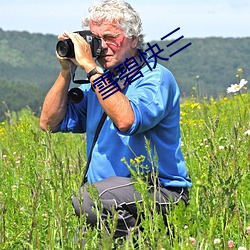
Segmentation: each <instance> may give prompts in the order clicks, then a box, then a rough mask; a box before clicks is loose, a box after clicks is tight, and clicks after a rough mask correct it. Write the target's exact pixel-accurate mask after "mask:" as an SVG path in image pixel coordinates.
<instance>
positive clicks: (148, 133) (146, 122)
mask: <svg viewBox="0 0 250 250" xmlns="http://www.w3.org/2000/svg"><path fill="white" fill-rule="evenodd" d="M148 62H149V64H150V65H151V68H152V70H150V69H149V67H147V66H145V67H143V68H142V69H141V72H142V74H143V77H141V78H139V79H137V80H136V81H134V82H132V83H131V84H130V85H128V86H127V87H126V88H125V90H124V91H123V94H124V95H125V96H126V97H127V98H128V99H129V101H130V104H131V107H132V109H133V112H134V116H135V120H134V123H133V125H132V126H131V128H130V129H129V130H128V131H127V132H125V133H124V132H121V131H119V130H118V129H117V127H116V126H115V124H114V123H113V122H112V120H111V119H110V118H109V117H107V118H106V120H105V122H104V124H103V127H102V130H101V132H100V134H99V137H98V140H97V142H96V144H95V147H94V149H93V153H92V159H91V162H90V165H89V170H88V181H89V182H96V181H100V180H103V179H105V178H107V177H109V176H123V177H129V176H130V170H129V169H128V167H127V166H126V165H125V163H124V162H122V161H121V159H122V158H125V159H126V161H127V162H128V163H129V162H130V159H134V158H135V157H136V156H140V155H144V156H145V157H146V158H145V161H144V165H145V166H148V167H149V168H152V164H151V162H150V160H149V157H148V153H147V150H146V143H145V138H146V139H148V140H149V142H150V147H151V151H152V152H157V160H158V166H155V167H157V168H158V169H157V171H158V174H159V179H160V182H161V184H162V185H163V186H174V187H191V185H192V184H191V180H190V179H189V178H188V177H187V168H186V165H185V161H184V159H183V155H182V152H181V137H180V124H179V119H180V103H179V96H180V92H179V88H178V86H177V83H176V81H175V79H174V77H173V75H172V74H171V72H170V71H169V70H168V69H166V68H165V67H163V66H162V65H160V64H159V63H157V64H156V67H155V68H154V69H153V66H154V59H150V60H148ZM80 88H81V89H82V90H83V93H84V99H83V100H82V101H81V102H80V103H78V104H76V103H70V102H68V108H67V113H66V116H65V117H64V119H63V121H62V122H61V123H60V124H59V126H58V131H62V132H69V131H71V132H75V133H83V132H86V135H87V155H89V152H90V148H91V145H92V141H93V138H94V135H95V131H96V128H97V125H98V123H99V121H100V118H101V116H102V113H103V109H102V107H101V105H100V103H99V101H98V99H97V97H96V94H95V92H94V91H93V90H91V86H90V84H83V85H81V86H80ZM153 157H154V156H153Z"/></svg>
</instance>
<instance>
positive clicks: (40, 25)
mask: <svg viewBox="0 0 250 250" xmlns="http://www.w3.org/2000/svg"><path fill="white" fill-rule="evenodd" d="M92 2H93V0H90V1H88V0H67V1H66V0H8V1H4V0H0V28H2V29H3V30H5V31H7V30H16V31H28V32H30V33H43V34H53V35H59V34H61V33H63V32H64V31H65V30H68V31H72V32H73V31H76V30H79V29H81V22H82V19H83V17H84V16H85V15H86V14H87V12H88V7H89V5H90V4H91V3H92ZM127 2H129V3H130V4H131V5H132V6H133V7H134V9H135V10H136V11H137V12H138V13H139V14H140V16H141V19H142V24H143V30H144V34H145V41H146V42H149V41H152V40H160V39H161V38H162V37H163V36H165V35H166V34H168V33H170V32H171V31H173V30H175V29H176V28H178V27H180V30H179V31H178V32H176V33H175V34H173V35H172V36H171V37H169V39H174V38H177V37H180V36H181V35H183V36H184V37H185V38H204V37H211V36H215V37H250V1H249V0H127ZM0 39H1V37H0Z"/></svg>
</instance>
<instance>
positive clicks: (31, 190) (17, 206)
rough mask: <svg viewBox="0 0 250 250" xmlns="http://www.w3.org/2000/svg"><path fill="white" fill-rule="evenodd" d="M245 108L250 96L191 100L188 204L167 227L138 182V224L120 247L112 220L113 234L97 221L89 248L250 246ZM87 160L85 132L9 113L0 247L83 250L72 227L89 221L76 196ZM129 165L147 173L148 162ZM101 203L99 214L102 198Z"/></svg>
mask: <svg viewBox="0 0 250 250" xmlns="http://www.w3.org/2000/svg"><path fill="white" fill-rule="evenodd" d="M249 103H250V95H249V94H244V95H241V96H232V97H231V98H229V99H227V98H224V99H220V100H213V99H210V100H205V99H204V100H200V101H197V100H196V99H195V98H191V99H189V100H186V101H185V102H184V103H183V104H182V105H181V128H182V139H183V145H182V150H183V153H184V156H185V159H186V162H187V165H188V169H189V173H190V176H191V178H192V180H193V188H192V189H191V191H190V197H191V201H190V204H189V205H188V206H187V207H185V206H183V205H182V204H180V205H178V206H175V207H173V208H172V209H170V210H169V213H168V215H167V221H168V222H169V225H165V224H164V223H163V217H162V215H159V214H157V213H156V212H155V209H154V203H153V202H152V201H151V199H150V198H149V197H148V196H147V187H146V185H145V183H144V184H143V181H142V182H140V185H139V186H138V189H139V191H140V192H141V193H142V195H143V200H144V202H143V203H142V204H141V205H139V210H140V211H141V212H142V213H143V214H144V216H143V217H142V221H141V224H140V225H141V227H140V228H139V227H138V228H135V229H134V231H132V232H131V234H130V235H129V236H128V237H127V239H120V240H119V242H118V240H113V239H112V233H113V232H114V230H115V225H116V224H115V223H116V221H115V220H114V221H111V220H109V219H108V221H107V223H108V225H109V228H110V231H111V235H109V234H107V232H106V231H105V230H104V228H103V226H102V222H101V221H100V222H99V224H100V227H99V229H91V228H89V230H88V231H87V232H86V233H85V236H86V239H87V244H86V248H85V249H112V248H113V247H116V248H117V249H162V250H163V249H228V241H229V240H231V241H233V242H234V245H235V246H234V248H235V249H238V247H240V246H244V247H245V248H246V249H250V242H249V241H250V235H249V234H248V233H247V231H246V229H247V227H248V226H250V181H249V180H250V135H249V134H250V131H249V130H250V112H249V111H250V110H249ZM85 160H86V159H85V139H84V135H81V134H50V133H44V132H41V131H40V130H39V126H38V118H37V117H35V116H34V115H33V114H32V112H31V111H30V110H28V109H27V110H23V111H21V112H19V113H18V114H15V113H7V114H6V121H4V122H2V123H1V124H0V249H8V250H9V249H18V250H19V249H80V244H79V239H80V238H81V237H82V234H81V233H80V234H79V233H78V231H77V230H76V229H77V227H79V228H81V226H82V225H85V224H86V223H85V219H84V216H83V217H82V218H81V220H78V219H77V218H76V217H75V215H74V211H73V208H72V205H71V197H72V196H73V195H75V194H76V191H77V190H78V189H79V186H80V184H81V180H82V173H83V169H84V166H85ZM127 164H128V165H130V166H133V167H134V166H141V165H143V157H137V158H136V159H133V160H131V162H129V163H127ZM134 175H135V176H134V177H135V178H138V179H139V180H140V176H136V175H137V173H136V172H135V173H134ZM93 195H94V194H93ZM94 196H95V195H94ZM96 206H97V212H98V210H100V209H101V205H100V203H99V202H98V199H97V198H96ZM85 226H86V225H85ZM77 239H78V240H77Z"/></svg>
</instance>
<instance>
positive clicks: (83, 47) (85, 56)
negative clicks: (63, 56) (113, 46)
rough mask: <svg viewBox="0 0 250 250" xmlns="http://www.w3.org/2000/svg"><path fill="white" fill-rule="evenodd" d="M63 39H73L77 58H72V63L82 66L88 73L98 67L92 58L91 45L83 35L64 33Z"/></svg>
mask: <svg viewBox="0 0 250 250" xmlns="http://www.w3.org/2000/svg"><path fill="white" fill-rule="evenodd" d="M63 37H64V39H67V38H69V39H71V41H72V42H73V44H74V50H75V58H70V61H71V62H73V63H74V64H75V65H77V66H80V67H81V68H82V69H83V70H85V71H86V73H88V72H89V71H90V70H92V69H93V68H95V67H96V63H95V61H94V59H93V57H92V52H91V48H90V45H89V44H88V43H87V42H86V40H85V39H84V38H83V37H82V36H81V35H79V34H78V33H72V32H67V31H65V32H64V33H63Z"/></svg>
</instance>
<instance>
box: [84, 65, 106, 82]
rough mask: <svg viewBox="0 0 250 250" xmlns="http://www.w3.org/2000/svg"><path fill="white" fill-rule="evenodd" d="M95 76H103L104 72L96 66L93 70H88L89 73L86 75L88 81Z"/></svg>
mask: <svg viewBox="0 0 250 250" xmlns="http://www.w3.org/2000/svg"><path fill="white" fill-rule="evenodd" d="M95 74H99V75H103V74H104V71H103V69H102V68H101V67H99V66H96V67H95V68H94V69H92V70H90V71H89V73H87V77H88V79H89V80H90V78H91V77H92V76H93V75H95Z"/></svg>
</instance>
